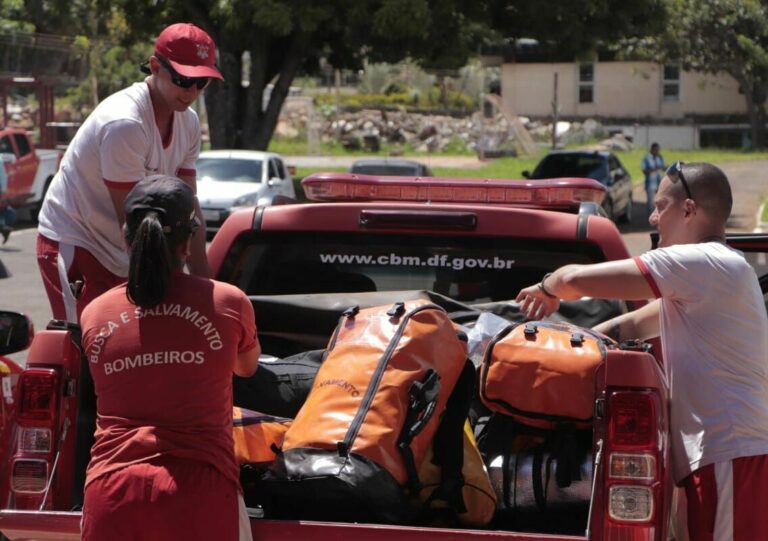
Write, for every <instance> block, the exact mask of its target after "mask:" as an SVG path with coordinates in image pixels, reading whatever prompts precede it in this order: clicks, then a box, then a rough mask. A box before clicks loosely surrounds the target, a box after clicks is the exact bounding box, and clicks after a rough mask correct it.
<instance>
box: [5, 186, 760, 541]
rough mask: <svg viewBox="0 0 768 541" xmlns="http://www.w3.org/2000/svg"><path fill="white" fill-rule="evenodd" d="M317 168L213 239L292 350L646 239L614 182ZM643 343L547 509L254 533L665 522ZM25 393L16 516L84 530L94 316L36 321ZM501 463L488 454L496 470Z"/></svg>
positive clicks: (601, 530)
mask: <svg viewBox="0 0 768 541" xmlns="http://www.w3.org/2000/svg"><path fill="white" fill-rule="evenodd" d="M303 186H304V189H305V192H306V193H307V195H308V197H309V198H310V199H312V200H314V201H317V202H316V203H314V204H285V205H275V206H270V207H258V208H250V209H243V210H240V211H237V212H236V213H234V214H233V215H232V216H230V217H229V218H228V219H227V221H226V222H225V223H224V224H223V226H222V228H221V229H220V231H219V232H218V233H217V234H216V236H215V238H214V239H213V242H212V243H211V245H210V247H209V250H208V256H209V261H210V264H211V268H212V270H213V272H214V275H215V277H216V278H217V279H219V280H224V281H227V282H230V283H233V284H235V285H237V286H238V287H240V288H241V289H243V291H245V292H246V293H247V294H248V295H249V297H250V298H251V300H252V302H253V304H254V307H255V310H256V315H257V321H258V327H259V340H260V341H261V344H262V349H263V352H264V354H267V355H272V356H275V357H284V356H287V355H290V354H292V353H296V352H300V351H307V350H310V349H317V348H323V347H325V345H326V344H327V342H328V339H329V336H330V335H331V333H332V331H333V329H334V327H335V325H336V322H337V320H338V316H339V314H340V313H341V312H342V311H343V310H344V309H345V308H347V307H349V306H352V305H359V306H361V307H364V306H374V305H381V304H386V303H391V302H393V300H397V301H400V300H406V299H409V298H429V299H431V300H432V301H433V302H436V303H439V304H442V305H444V306H445V307H446V308H448V309H449V311H461V310H463V309H470V310H474V311H476V312H485V311H489V312H492V313H494V314H497V315H500V316H501V317H504V316H505V315H508V314H509V312H510V311H514V303H512V302H511V301H510V299H513V298H514V297H515V295H516V293H517V291H518V290H519V289H520V287H521V286H523V285H528V284H531V283H534V282H536V281H537V280H539V279H540V278H541V277H542V276H543V275H544V274H545V273H546V272H550V271H552V270H554V269H555V268H557V267H559V266H561V265H564V264H567V263H591V262H599V261H606V260H615V259H622V258H626V257H628V256H629V254H628V252H627V249H626V246H625V245H624V243H623V241H622V238H621V235H620V233H619V231H618V230H617V229H616V226H615V225H614V224H613V223H612V222H611V221H610V220H608V219H607V218H605V217H604V216H602V215H600V212H599V205H600V202H601V201H602V198H603V196H604V194H605V189H604V188H603V187H602V186H601V185H599V184H598V183H596V182H595V181H592V180H589V179H554V180H545V181H528V182H518V181H516V182H510V181H503V180H463V179H441V178H426V177H425V178H407V177H406V178H394V177H388V178H387V177H382V178H378V177H364V176H356V175H350V174H342V173H338V174H319V175H313V176H312V177H309V178H307V179H305V180H304V181H303ZM568 211H575V212H568ZM729 240H730V242H731V243H732V244H733V245H734V246H735V247H737V248H739V249H741V250H743V251H745V252H755V253H761V254H762V253H764V252H765V251H768V250H766V249H768V237H766V236H755V235H743V236H732V237H731V238H730V239H729ZM760 257H763V256H762V255H761V256H760ZM756 261H757V262H758V263H759V262H760V259H759V258H758V259H756ZM761 283H762V284H763V285H765V284H766V281H765V280H762V282H761ZM627 309H628V307H627V306H625V305H624V304H623V303H615V302H606V301H597V300H594V299H584V300H580V301H573V302H566V303H563V306H562V307H561V310H560V312H559V314H557V315H556V316H555V317H562V318H565V319H570V320H572V321H573V320H575V321H578V322H579V323H580V324H582V325H584V326H590V325H592V324H594V323H596V322H597V321H600V320H602V319H606V318H607V317H610V316H611V315H613V314H615V313H617V312H621V311H623V310H627ZM19 317H21V316H19ZM2 351H3V349H1V348H0V353H1V352H2ZM642 357H643V359H642V360H641V362H633V363H621V362H616V363H610V362H609V363H606V365H604V366H603V370H602V371H601V372H600V374H599V377H598V382H599V383H598V385H599V388H598V389H597V392H596V397H597V398H596V400H595V420H594V425H593V429H592V438H591V440H592V443H591V445H589V444H588V449H587V450H588V452H587V455H588V456H587V459H586V461H585V464H584V471H585V474H586V475H585V481H584V483H583V485H582V486H581V487H575V488H574V490H572V491H571V493H569V494H568V495H563V498H562V499H561V500H560V501H559V502H558V501H555V500H556V499H557V498H556V496H558V495H557V494H555V493H553V494H551V495H550V496H551V497H550V503H551V504H552V505H548V506H547V508H546V509H545V510H543V511H542V510H537V509H535V506H531V507H528V508H526V507H525V506H524V505H521V506H520V507H518V508H516V509H514V510H513V512H510V510H509V509H506V510H505V509H503V508H502V507H500V508H499V510H498V513H497V515H498V516H497V519H495V520H494V522H493V524H492V526H491V527H492V529H487V530H459V529H452V528H431V527H430V528H427V527H412V526H392V525H380V524H358V523H354V524H352V523H338V522H311V521H291V520H272V519H269V517H266V518H264V517H262V516H261V515H260V513H259V512H258V510H253V514H252V518H251V525H252V530H253V536H254V537H253V538H254V539H274V540H282V539H316V540H331V539H339V538H342V537H350V538H354V539H364V540H367V541H374V540H382V541H383V540H389V539H392V538H397V539H399V540H401V541H409V540H431V541H439V540H446V541H447V540H459V539H461V540H464V541H472V540H477V541H481V540H485V539H505V540H534V539H542V540H567V539H592V540H624V541H628V540H632V541H639V540H655V541H663V540H666V539H667V532H668V522H669V515H670V507H671V493H672V488H673V487H672V482H671V478H670V475H669V449H668V437H667V435H666V433H667V430H668V421H667V399H668V396H667V394H668V390H667V383H666V378H665V375H664V370H663V362H662V361H661V360H660V359H656V358H654V357H653V356H651V355H644V356H642ZM616 397H620V399H617V398H616ZM236 400H237V397H236ZM18 403H19V411H18V431H19V434H20V435H19V437H18V439H17V442H16V445H15V448H14V450H13V455H12V457H10V464H9V465H8V467H7V468H6V471H7V474H8V475H9V476H10V487H11V489H10V492H9V493H8V494H2V495H0V497H2V499H3V506H4V507H5V509H4V510H2V511H0V531H2V533H3V534H4V535H5V536H7V537H8V538H10V539H18V540H23V539H29V540H31V539H79V531H80V530H79V525H80V518H81V514H80V512H79V510H80V508H81V504H82V485H83V480H84V469H85V466H86V464H87V462H88V455H89V449H90V445H91V441H92V436H93V427H94V417H95V399H94V396H93V387H92V383H91V381H90V377H89V374H88V369H87V361H86V360H85V359H84V357H83V355H82V351H81V349H80V344H79V330H78V328H77V327H75V326H71V325H68V324H65V323H62V322H52V323H51V325H50V326H49V328H48V329H46V330H44V331H41V332H39V333H38V334H37V335H36V336H35V337H34V341H33V342H32V345H31V348H30V350H29V354H28V359H27V366H26V369H25V370H24V372H23V373H22V374H21V377H20V379H19V384H18ZM649 404H650V405H651V407H647V406H648V405H649ZM639 427H642V432H643V433H644V434H651V435H652V437H650V439H649V440H647V441H644V443H643V444H642V445H641V446H637V445H635V446H634V447H630V448H628V447H627V446H626V445H622V442H626V441H627V438H620V437H617V434H619V435H621V434H624V435H625V436H626V434H627V433H630V434H631V433H632V432H633V431H635V430H636V429H637V430H639ZM629 439H630V440H633V438H629ZM613 453H625V454H626V453H643V454H646V455H647V454H650V455H652V456H653V457H654V463H655V464H656V465H657V467H656V468H655V471H653V473H652V475H650V476H648V475H647V474H643V475H642V476H638V477H636V478H635V477H632V475H631V474H629V475H627V474H623V475H622V476H620V477H614V476H612V475H611V473H610V472H609V471H608V469H607V468H606V466H605V465H606V464H610V463H611V456H612V454H613ZM498 467H499V466H498V465H497V464H493V463H492V464H490V468H489V469H490V472H489V473H490V476H491V478H492V479H494V480H495V482H496V484H498V479H499V477H500V476H499V475H498V474H499V471H498ZM502 489H503V487H502ZM198 512H201V510H198ZM203 512H204V510H203Z"/></svg>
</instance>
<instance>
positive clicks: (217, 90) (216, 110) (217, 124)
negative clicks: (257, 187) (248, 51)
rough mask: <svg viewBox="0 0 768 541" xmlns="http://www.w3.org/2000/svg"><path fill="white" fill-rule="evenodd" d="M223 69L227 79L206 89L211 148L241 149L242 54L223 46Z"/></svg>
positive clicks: (221, 59) (221, 52)
mask: <svg viewBox="0 0 768 541" xmlns="http://www.w3.org/2000/svg"><path fill="white" fill-rule="evenodd" d="M219 62H220V65H219V69H220V70H221V74H222V75H223V76H224V81H214V82H213V83H211V85H210V86H209V87H208V89H207V90H206V91H205V108H206V110H207V112H208V132H209V134H210V137H211V148H240V146H241V145H242V142H241V134H240V130H239V129H234V130H233V129H231V127H235V126H236V127H238V128H239V127H240V126H241V118H240V112H239V111H240V108H239V107H238V105H239V101H240V96H241V95H242V93H243V87H242V53H241V52H240V51H233V50H226V49H225V48H224V47H223V46H222V47H220V48H219Z"/></svg>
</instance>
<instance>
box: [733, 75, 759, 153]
mask: <svg viewBox="0 0 768 541" xmlns="http://www.w3.org/2000/svg"><path fill="white" fill-rule="evenodd" d="M739 82H740V84H741V88H742V89H743V90H744V99H745V100H746V102H747V116H748V117H749V126H750V137H751V139H752V150H758V149H762V148H765V93H764V92H761V91H760V89H759V88H757V85H756V84H755V83H754V81H752V80H751V78H747V77H743V78H741V80H740V81H739Z"/></svg>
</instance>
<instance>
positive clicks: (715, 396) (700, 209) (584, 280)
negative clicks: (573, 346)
mask: <svg viewBox="0 0 768 541" xmlns="http://www.w3.org/2000/svg"><path fill="white" fill-rule="evenodd" d="M731 205H732V196H731V189H730V185H729V183H728V179H727V178H726V176H725V174H723V172H722V171H721V170H720V169H718V168H717V167H715V166H713V165H710V164H705V163H692V164H685V165H684V164H682V163H680V162H677V163H675V164H673V165H672V166H671V167H670V168H669V169H668V170H667V174H666V176H665V177H664V178H663V179H662V181H661V185H660V186H659V190H658V192H657V194H656V197H655V208H654V211H653V213H652V214H651V217H650V223H651V225H654V226H656V227H657V229H658V231H659V235H660V243H659V248H658V249H656V250H652V251H650V252H646V253H645V254H643V255H641V256H639V257H636V258H633V259H626V260H622V261H612V262H606V263H598V264H595V265H567V266H565V267H562V268H560V269H557V270H556V271H555V272H554V273H551V274H548V275H545V277H544V279H542V281H541V282H540V283H538V284H535V285H533V286H530V287H528V288H525V289H523V290H522V291H521V292H520V293H519V295H518V297H517V300H518V301H519V302H521V308H522V310H524V311H525V312H526V313H527V314H528V316H529V317H533V318H539V317H544V316H546V315H549V314H551V313H552V312H554V311H555V310H557V308H558V306H559V303H560V299H568V300H571V299H578V298H581V297H583V296H589V297H594V298H604V299H624V300H643V299H651V298H655V299H656V300H655V301H653V302H650V303H649V304H647V305H645V306H643V307H642V308H640V309H638V310H635V311H633V312H630V313H627V314H624V315H621V316H618V317H616V318H614V319H612V320H609V321H607V322H605V323H602V324H600V325H598V326H597V327H595V329H596V330H598V331H601V332H604V333H605V334H608V335H610V336H613V337H614V338H616V339H619V340H623V339H627V338H641V339H650V338H653V337H656V336H660V337H661V342H662V348H663V351H664V358H665V361H666V363H667V366H666V370H667V374H668V379H669V383H670V401H671V407H670V410H671V411H670V413H671V422H670V430H671V434H670V436H671V451H672V471H673V475H674V479H675V482H676V483H677V484H678V485H681V486H682V487H684V489H685V492H686V496H687V500H688V529H689V534H690V537H691V539H692V540H695V541H698V540H716V541H719V540H723V541H725V540H738V539H749V540H750V541H757V540H768V528H765V523H764V522H763V521H764V520H765V516H764V515H765V510H766V509H768V316H766V309H765V302H764V298H763V294H762V293H761V291H760V286H759V283H758V280H757V276H756V275H755V272H754V270H753V269H752V268H751V267H750V265H749V264H748V263H747V262H746V260H745V259H744V257H743V254H741V252H738V251H736V250H733V249H731V248H729V247H728V246H726V245H725V223H726V220H727V219H728V216H729V214H730V212H731Z"/></svg>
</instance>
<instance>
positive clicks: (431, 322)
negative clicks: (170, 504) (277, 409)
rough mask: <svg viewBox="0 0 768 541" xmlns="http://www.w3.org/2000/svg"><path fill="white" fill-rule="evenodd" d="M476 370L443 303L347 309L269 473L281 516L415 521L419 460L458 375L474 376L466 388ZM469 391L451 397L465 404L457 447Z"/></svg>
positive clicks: (456, 436) (455, 472)
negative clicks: (412, 500)
mask: <svg viewBox="0 0 768 541" xmlns="http://www.w3.org/2000/svg"><path fill="white" fill-rule="evenodd" d="M473 372H474V371H473V370H472V367H471V365H470V364H469V363H468V361H467V348H466V340H465V337H464V336H463V334H462V333H459V332H458V330H457V328H456V327H455V326H454V324H453V323H452V322H451V320H450V319H449V317H448V315H447V314H446V312H445V310H443V309H442V308H441V307H439V306H437V305H434V304H430V303H428V302H426V301H409V302H405V303H396V304H395V305H393V306H384V307H375V308H369V309H364V310H359V309H358V308H357V307H355V308H351V309H348V310H346V311H345V312H344V314H343V315H342V316H341V319H340V321H339V324H338V326H337V328H336V330H335V332H334V334H333V336H332V337H331V339H330V342H329V345H328V349H327V356H326V359H325V361H324V363H323V364H322V366H321V367H320V370H319V372H318V374H317V377H316V378H315V381H314V383H313V387H312V390H311V391H310V393H309V397H308V398H307V401H306V402H305V404H304V406H302V408H301V410H300V411H299V413H298V415H297V416H296V418H295V419H294V421H293V423H292V424H291V427H290V428H289V429H288V431H287V433H286V435H285V440H284V442H283V447H282V452H281V454H280V455H279V456H278V458H277V460H276V462H275V465H274V467H273V468H272V470H271V472H270V473H271V474H270V475H269V476H268V481H269V482H271V483H272V484H273V486H275V489H274V496H275V499H274V502H275V503H274V509H275V510H276V511H277V512H278V513H282V514H281V515H280V516H279V518H302V519H319V520H351V521H378V522H393V523H397V522H412V521H415V520H418V516H417V515H418V512H417V511H416V510H414V509H413V507H412V505H411V504H410V503H409V497H408V495H409V494H414V493H417V492H418V490H419V479H418V468H419V466H420V465H421V463H422V462H423V460H424V458H425V456H426V453H427V450H428V448H429V446H430V445H431V444H432V441H433V439H434V438H435V435H436V433H437V432H438V427H439V425H440V422H441V417H443V414H444V412H445V410H446V406H447V405H448V402H449V398H450V397H451V395H452V393H453V391H454V388H456V387H457V382H458V381H459V379H460V378H462V379H463V380H467V379H468V380H469V385H466V384H463V385H461V386H460V387H461V389H462V390H463V391H464V392H465V394H467V395H470V393H469V392H467V391H466V390H467V389H469V390H470V391H471V389H472V377H473ZM469 400H470V396H467V397H466V398H464V399H462V400H454V401H453V402H455V403H456V404H460V407H459V408H458V409H462V408H463V412H459V413H457V416H458V415H460V417H458V418H459V419H460V421H459V422H458V423H454V424H456V426H458V427H459V428H458V430H457V431H455V432H456V433H455V434H453V435H451V436H450V437H449V439H450V440H452V441H453V440H455V442H456V443H455V445H454V447H456V448H458V449H459V452H461V451H460V450H461V448H462V447H461V439H462V435H461V427H462V425H463V420H464V419H466V416H467V411H468V408H469ZM457 416H453V417H457ZM446 441H448V440H446ZM452 461H453V463H454V464H455V465H456V466H457V468H458V470H456V468H455V467H449V468H447V470H453V473H451V474H448V473H446V475H445V477H446V478H447V477H456V476H460V475H461V458H456V457H453V458H452ZM459 498H460V496H459ZM456 505H458V506H459V507H461V504H460V503H457V504H456Z"/></svg>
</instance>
